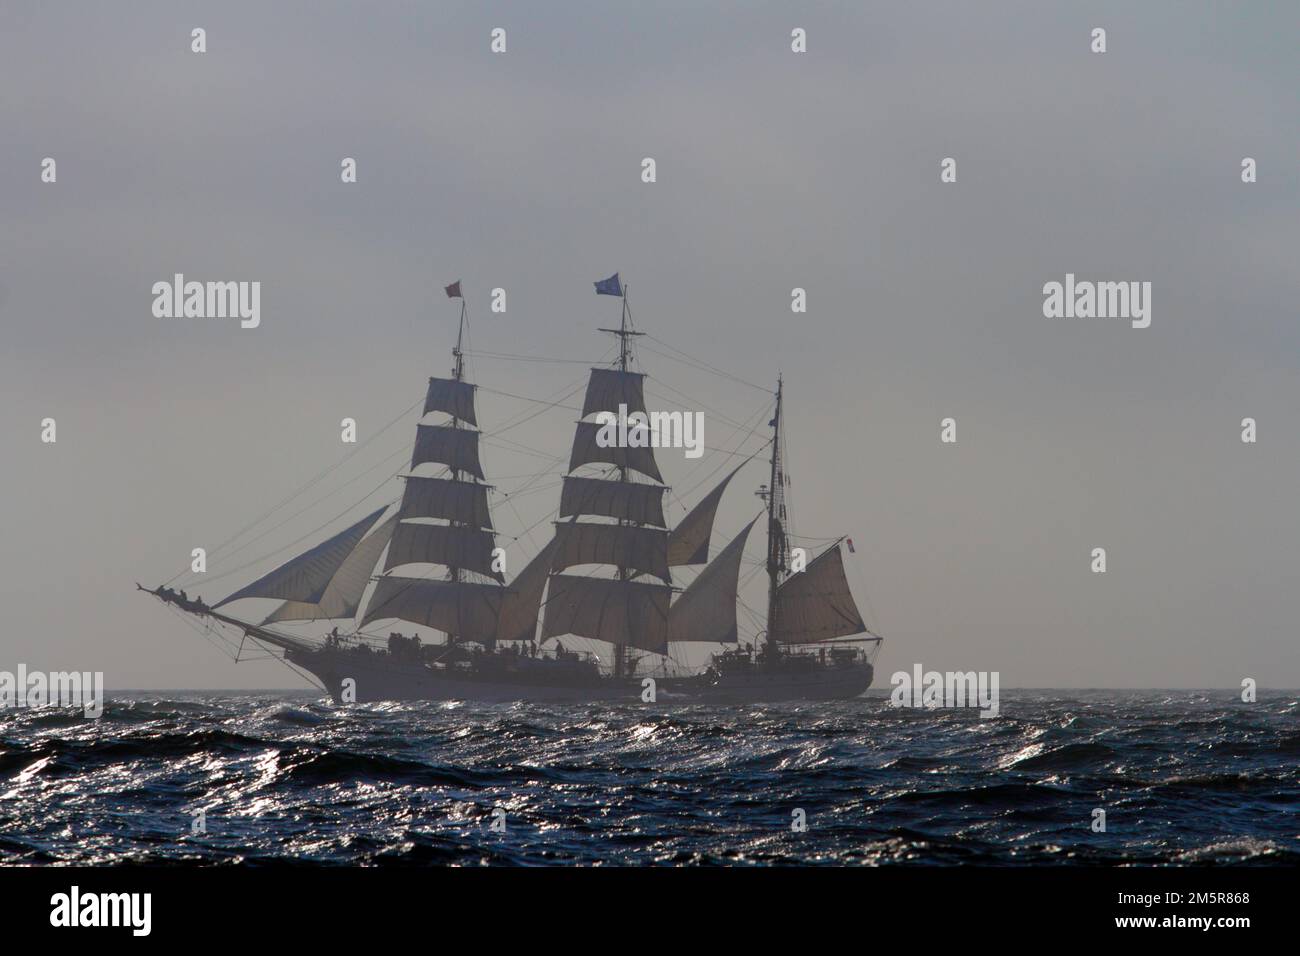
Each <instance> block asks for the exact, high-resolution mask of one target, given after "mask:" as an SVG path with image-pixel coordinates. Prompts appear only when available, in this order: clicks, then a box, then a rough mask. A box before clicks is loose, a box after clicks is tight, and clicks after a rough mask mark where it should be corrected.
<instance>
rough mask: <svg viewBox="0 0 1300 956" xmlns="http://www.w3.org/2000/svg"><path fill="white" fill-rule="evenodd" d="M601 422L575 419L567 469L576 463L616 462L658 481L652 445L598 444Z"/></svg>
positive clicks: (608, 463)
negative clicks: (603, 445) (641, 446)
mask: <svg viewBox="0 0 1300 956" xmlns="http://www.w3.org/2000/svg"><path fill="white" fill-rule="evenodd" d="M600 429H601V426H600V425H597V424H596V423H595V422H578V426H577V430H576V431H575V433H574V436H573V452H572V454H570V456H569V471H573V469H575V468H577V467H578V466H579V465H591V464H606V465H618V466H620V467H624V468H631V469H633V470H635V471H639V472H641V474H643V475H645V476H646V477H648V478H653V479H654V480H655V481H658V482H662V481H663V480H664V479H663V476H662V475H660V474H659V466H658V465H657V464H656V463H655V453H654V449H653V448H650V447H649V446H647V447H644V448H634V447H631V446H619V445H609V446H606V447H602V446H601V445H600V443H599V442H597V441H596V435H597V434H598V433H599V432H600Z"/></svg>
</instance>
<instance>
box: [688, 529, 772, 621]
mask: <svg viewBox="0 0 1300 956" xmlns="http://www.w3.org/2000/svg"><path fill="white" fill-rule="evenodd" d="M756 521H758V518H755V519H754V521H751V522H750V523H749V524H747V525H745V527H744V529H743V530H742V531H741V532H740V534H738V535H736V537H735V538H733V539H732V540H731V543H730V544H728V545H727V546H726V547H725V548H723V549H722V551H720V552H719V553H718V556H717V557H716V558H714V559H713V561H712V562H711V563H710V564H709V565H708V566H707V567H706V568H705V569H704V570H703V571H701V572H700V574H699V577H697V578H696V579H695V580H694V581H692V582H691V585H690V587H688V588H687V589H686V590H685V591H683V592H682V594H681V596H680V597H679V598H678V599H677V600H676V601H674V602H673V605H672V607H671V608H669V610H668V640H669V641H670V642H673V643H679V642H685V641H692V642H695V641H706V642H716V643H719V644H734V643H735V642H736V639H737V630H736V600H737V597H738V595H739V592H740V562H741V559H742V558H743V557H744V556H745V539H746V538H748V537H749V531H750V529H751V528H753V527H754V522H756Z"/></svg>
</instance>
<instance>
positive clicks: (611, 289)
mask: <svg viewBox="0 0 1300 956" xmlns="http://www.w3.org/2000/svg"><path fill="white" fill-rule="evenodd" d="M622 294H623V287H622V286H621V285H619V281H618V273H617V272H615V273H614V274H613V275H612V276H610V277H609V278H608V279H601V280H600V281H599V282H597V283H596V295H622Z"/></svg>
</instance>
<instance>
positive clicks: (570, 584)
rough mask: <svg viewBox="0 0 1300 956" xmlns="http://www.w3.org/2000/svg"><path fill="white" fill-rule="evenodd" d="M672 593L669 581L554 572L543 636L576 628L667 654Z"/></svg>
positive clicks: (572, 631)
mask: <svg viewBox="0 0 1300 956" xmlns="http://www.w3.org/2000/svg"><path fill="white" fill-rule="evenodd" d="M671 593H672V588H670V587H668V585H666V584H643V583H640V582H636V581H616V580H610V579H608V578H587V577H581V576H579V575H574V574H555V575H552V576H551V586H550V591H549V592H548V593H547V597H546V613H545V614H544V615H543V619H542V637H543V639H545V638H549V637H559V636H562V635H564V634H575V635H577V636H579V637H589V638H593V639H595V640H598V641H608V642H609V643H611V644H624V645H628V646H631V647H639V648H641V649H642V650H646V651H654V652H655V653H658V654H665V653H667V652H668V643H667V641H668V600H669V595H670V594H671Z"/></svg>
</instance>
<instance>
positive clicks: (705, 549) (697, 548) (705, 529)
mask: <svg viewBox="0 0 1300 956" xmlns="http://www.w3.org/2000/svg"><path fill="white" fill-rule="evenodd" d="M743 467H745V466H744V465H743V464H742V465H740V466H739V467H737V468H736V469H735V470H734V471H732V472H731V474H729V475H727V477H726V478H723V479H722V481H720V482H719V483H718V487H716V488H714V489H713V490H712V491H710V492H709V493H708V494H707V495H705V496H704V497H703V498H701V499H700V502H699V504H697V505H696V506H695V507H694V508H692V509H691V510H690V513H689V514H687V515H686V517H685V518H683V519H682V520H681V521H680V522H678V524H677V527H675V528H673V530H672V533H671V534H670V535H669V536H668V563H669V564H670V565H672V566H673V567H677V566H679V565H683V564H705V563H707V562H708V560H709V539H710V538H712V537H713V519H714V518H715V517H716V516H717V513H718V503H719V502H720V501H722V493H723V492H724V491H726V490H727V483H728V482H730V481H731V479H732V478H734V477H735V476H736V472H737V471H740V469H741V468H743Z"/></svg>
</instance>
